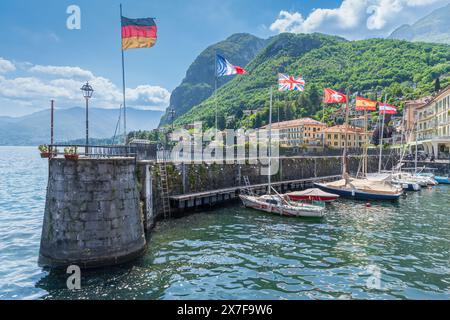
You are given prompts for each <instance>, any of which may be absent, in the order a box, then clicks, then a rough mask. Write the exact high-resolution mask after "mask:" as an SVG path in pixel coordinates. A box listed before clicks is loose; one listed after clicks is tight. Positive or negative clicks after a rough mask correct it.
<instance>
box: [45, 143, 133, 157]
mask: <svg viewBox="0 0 450 320" xmlns="http://www.w3.org/2000/svg"><path fill="white" fill-rule="evenodd" d="M66 148H75V150H76V152H75V154H77V155H78V156H79V157H85V158H115V157H127V158H128V157H130V158H136V156H137V152H136V147H134V146H124V145H115V146H98V145H89V146H87V145H73V144H55V145H49V150H50V152H51V153H52V155H53V157H57V156H60V155H65V154H66V152H65V150H66Z"/></svg>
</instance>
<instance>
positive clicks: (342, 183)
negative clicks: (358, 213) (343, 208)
mask: <svg viewBox="0 0 450 320" xmlns="http://www.w3.org/2000/svg"><path fill="white" fill-rule="evenodd" d="M314 185H315V186H316V187H318V188H319V189H321V190H323V191H325V192H331V193H334V194H337V195H339V196H341V197H345V198H352V199H357V200H390V201H395V200H398V199H399V198H400V196H401V195H402V194H403V189H402V188H401V187H397V186H393V185H392V184H388V183H385V182H381V181H371V180H367V179H356V178H350V177H347V178H346V179H342V180H339V181H333V182H328V183H315V184H314Z"/></svg>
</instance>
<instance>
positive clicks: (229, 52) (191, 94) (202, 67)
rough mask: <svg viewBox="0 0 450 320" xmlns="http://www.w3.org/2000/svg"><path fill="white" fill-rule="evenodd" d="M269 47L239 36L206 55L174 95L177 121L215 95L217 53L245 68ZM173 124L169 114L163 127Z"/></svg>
mask: <svg viewBox="0 0 450 320" xmlns="http://www.w3.org/2000/svg"><path fill="white" fill-rule="evenodd" d="M267 43H268V40H263V39H259V38H257V37H255V36H253V35H250V34H246V33H238V34H234V35H232V36H230V37H229V38H228V39H226V40H225V41H222V42H219V43H217V44H214V45H212V46H210V47H208V48H207V49H206V50H205V51H203V52H202V53H201V54H200V55H199V56H198V57H197V58H196V59H195V61H194V63H192V65H191V66H190V67H189V69H188V70H187V73H186V77H185V78H184V80H183V81H182V83H181V84H180V86H178V87H177V88H176V89H175V90H174V91H173V92H172V95H171V98H170V106H171V107H172V108H174V110H175V112H176V115H175V117H179V116H181V115H183V114H184V113H186V112H187V111H189V110H190V109H191V108H192V107H193V106H195V105H197V104H199V103H201V102H202V101H204V100H205V99H207V98H209V97H210V96H211V94H212V93H213V92H214V87H215V83H214V82H215V81H214V78H215V56H216V53H218V54H222V55H223V56H225V57H226V58H227V59H228V60H229V61H230V62H231V63H233V64H235V65H239V66H241V67H245V66H246V65H247V64H248V63H249V62H250V61H251V60H252V59H253V58H254V57H255V56H256V54H257V53H258V52H259V51H260V50H261V49H262V48H263V47H264V46H265V45H266V44H267ZM229 80H231V77H227V78H224V77H221V78H219V79H218V82H217V87H218V88H220V87H221V86H223V85H224V84H225V83H227V82H228V81H229ZM170 121H171V118H170V116H169V115H168V114H165V115H164V116H163V117H162V119H161V125H164V124H167V123H170Z"/></svg>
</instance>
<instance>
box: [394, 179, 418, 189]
mask: <svg viewBox="0 0 450 320" xmlns="http://www.w3.org/2000/svg"><path fill="white" fill-rule="evenodd" d="M393 184H395V185H397V186H400V187H402V188H403V190H406V191H419V190H420V189H421V187H420V185H419V184H418V183H411V182H401V181H399V182H393Z"/></svg>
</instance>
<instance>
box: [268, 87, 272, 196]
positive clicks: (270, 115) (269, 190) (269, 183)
mask: <svg viewBox="0 0 450 320" xmlns="http://www.w3.org/2000/svg"><path fill="white" fill-rule="evenodd" d="M272 91H273V87H272V86H270V107H269V176H268V184H267V187H268V191H267V193H268V194H270V193H271V189H272V96H273V93H272Z"/></svg>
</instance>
